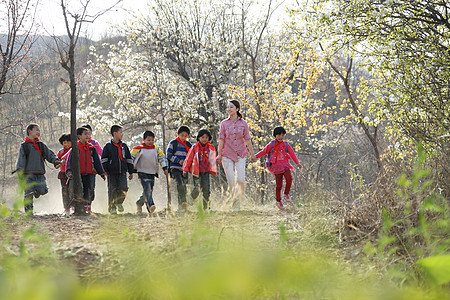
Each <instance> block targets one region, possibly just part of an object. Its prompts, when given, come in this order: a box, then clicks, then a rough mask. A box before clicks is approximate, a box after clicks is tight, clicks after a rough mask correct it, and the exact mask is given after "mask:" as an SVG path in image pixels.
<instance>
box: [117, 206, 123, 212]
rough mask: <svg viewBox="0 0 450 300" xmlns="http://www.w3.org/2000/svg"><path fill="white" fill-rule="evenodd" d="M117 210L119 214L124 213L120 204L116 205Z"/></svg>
mask: <svg viewBox="0 0 450 300" xmlns="http://www.w3.org/2000/svg"><path fill="white" fill-rule="evenodd" d="M117 210H118V211H119V212H123V211H124V209H123V205H122V204H117Z"/></svg>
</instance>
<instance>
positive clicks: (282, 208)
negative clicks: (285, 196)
mask: <svg viewBox="0 0 450 300" xmlns="http://www.w3.org/2000/svg"><path fill="white" fill-rule="evenodd" d="M276 206H277V207H278V208H279V209H280V210H284V205H283V202H281V201H277V203H276Z"/></svg>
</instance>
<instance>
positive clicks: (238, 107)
mask: <svg viewBox="0 0 450 300" xmlns="http://www.w3.org/2000/svg"><path fill="white" fill-rule="evenodd" d="M230 103H231V104H233V105H234V106H236V108H237V110H238V111H237V115H238V117H239V118H242V114H241V104H240V103H239V101H237V100H231V101H230Z"/></svg>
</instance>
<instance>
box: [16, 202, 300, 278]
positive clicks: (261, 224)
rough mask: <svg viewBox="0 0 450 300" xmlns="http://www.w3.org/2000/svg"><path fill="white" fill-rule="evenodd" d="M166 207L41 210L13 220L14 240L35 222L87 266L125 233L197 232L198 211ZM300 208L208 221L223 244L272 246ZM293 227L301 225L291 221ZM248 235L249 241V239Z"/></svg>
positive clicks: (221, 215)
mask: <svg viewBox="0 0 450 300" xmlns="http://www.w3.org/2000/svg"><path fill="white" fill-rule="evenodd" d="M190 209H191V210H192V211H191V212H187V213H178V212H175V213H174V212H167V211H160V212H158V213H157V214H154V215H153V216H149V215H148V214H142V215H135V214H130V213H126V214H122V215H108V214H95V213H93V214H92V215H90V216H83V217H75V216H72V217H70V218H66V217H61V215H60V214H45V215H35V216H32V217H28V218H24V219H23V220H21V221H19V222H17V221H13V220H12V219H11V220H9V221H8V223H9V226H10V230H11V235H12V236H11V237H12V244H16V245H18V244H19V241H20V238H21V236H22V234H23V232H24V230H26V229H27V228H30V226H32V225H34V226H35V228H36V230H37V231H38V232H42V233H44V234H48V236H49V237H50V239H51V243H52V249H53V250H54V251H55V252H56V253H57V254H58V255H60V256H61V257H63V258H66V259H68V260H70V261H73V262H75V264H76V265H77V268H78V269H79V271H83V270H85V269H86V268H88V267H89V266H90V265H92V264H94V263H95V262H96V261H98V258H99V257H101V256H103V255H104V254H108V252H110V246H111V245H112V244H113V243H114V242H117V241H121V240H123V239H124V237H126V236H129V235H134V236H135V237H136V238H138V239H141V240H143V241H149V242H152V244H153V245H159V247H161V248H165V247H169V248H170V247H176V243H177V242H176V241H177V240H178V239H179V238H180V236H182V235H183V234H186V233H188V232H189V231H192V230H193V229H194V228H195V227H196V224H197V222H198V220H199V219H198V214H197V213H196V212H194V208H192V207H191V208H190ZM298 219H299V211H298V209H296V208H291V209H289V210H286V211H280V210H278V209H276V208H274V207H259V208H255V209H252V210H243V211H240V212H212V213H209V214H207V215H206V218H205V219H204V221H203V226H205V227H210V228H215V230H216V231H217V243H221V242H222V243H229V242H230V241H231V242H232V243H241V242H242V243H244V242H245V244H250V243H251V245H252V247H261V248H263V249H268V248H272V247H276V246H277V245H278V243H279V238H280V229H279V226H280V224H281V222H284V224H297V221H298ZM288 227H289V228H290V229H289V230H290V231H291V232H292V231H295V230H299V228H298V227H297V228H296V227H295V226H288ZM244 240H245V241H244Z"/></svg>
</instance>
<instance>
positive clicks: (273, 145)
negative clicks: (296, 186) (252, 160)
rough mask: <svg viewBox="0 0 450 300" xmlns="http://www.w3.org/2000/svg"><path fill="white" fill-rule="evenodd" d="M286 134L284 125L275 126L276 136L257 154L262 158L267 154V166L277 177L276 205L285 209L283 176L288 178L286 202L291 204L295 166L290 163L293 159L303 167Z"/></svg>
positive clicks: (274, 133) (285, 193) (257, 156)
mask: <svg viewBox="0 0 450 300" xmlns="http://www.w3.org/2000/svg"><path fill="white" fill-rule="evenodd" d="M285 135H286V130H285V129H284V128H283V127H275V129H274V130H273V136H274V137H275V139H274V140H272V141H271V142H270V143H269V144H267V146H266V147H264V149H263V150H261V151H259V152H258V153H257V154H256V158H260V157H262V156H264V155H267V161H266V167H267V169H268V170H269V171H270V172H271V173H273V174H274V175H275V179H276V189H275V197H276V200H277V202H276V205H277V207H278V208H279V209H284V205H283V202H282V201H281V188H282V187H283V177H284V178H285V180H286V186H285V187H284V200H285V202H286V204H291V203H292V200H291V197H290V196H289V192H290V189H291V185H292V174H291V170H293V169H294V168H293V167H292V165H291V164H290V163H289V160H290V159H292V160H293V161H294V163H295V164H296V165H297V166H298V167H299V168H301V165H300V162H299V161H298V158H297V156H296V155H295V152H294V150H292V147H291V146H290V145H289V144H288V142H286V141H284V136H285Z"/></svg>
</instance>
